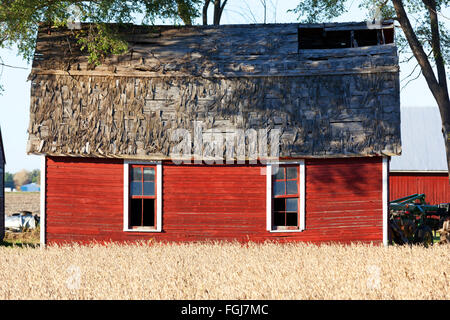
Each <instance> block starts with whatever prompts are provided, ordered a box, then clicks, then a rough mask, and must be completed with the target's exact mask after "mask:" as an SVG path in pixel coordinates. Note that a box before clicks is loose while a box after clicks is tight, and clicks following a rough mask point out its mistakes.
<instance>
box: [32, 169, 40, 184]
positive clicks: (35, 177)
mask: <svg viewBox="0 0 450 320" xmlns="http://www.w3.org/2000/svg"><path fill="white" fill-rule="evenodd" d="M31 182H33V183H36V184H40V183H41V170H39V169H34V170H33V171H31Z"/></svg>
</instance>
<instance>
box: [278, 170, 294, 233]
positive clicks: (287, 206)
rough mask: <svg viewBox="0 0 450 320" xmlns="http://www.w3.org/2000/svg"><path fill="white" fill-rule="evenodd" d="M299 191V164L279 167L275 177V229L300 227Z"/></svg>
mask: <svg viewBox="0 0 450 320" xmlns="http://www.w3.org/2000/svg"><path fill="white" fill-rule="evenodd" d="M299 193H300V192H299V167H298V165H291V166H283V167H279V168H278V172H277V173H276V174H275V176H274V177H273V201H272V204H273V210H272V211H273V220H272V227H273V229H275V230H283V229H285V230H291V229H294V230H295V229H298V227H299V218H298V215H299V210H298V207H299Z"/></svg>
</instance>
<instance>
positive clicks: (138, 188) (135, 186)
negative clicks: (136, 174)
mask: <svg viewBox="0 0 450 320" xmlns="http://www.w3.org/2000/svg"><path fill="white" fill-rule="evenodd" d="M130 193H131V195H132V196H142V182H137V181H131V186H130Z"/></svg>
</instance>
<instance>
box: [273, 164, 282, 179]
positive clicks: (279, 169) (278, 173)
mask: <svg viewBox="0 0 450 320" xmlns="http://www.w3.org/2000/svg"><path fill="white" fill-rule="evenodd" d="M275 179H276V180H283V179H284V168H283V167H278V172H277V174H276V175H275Z"/></svg>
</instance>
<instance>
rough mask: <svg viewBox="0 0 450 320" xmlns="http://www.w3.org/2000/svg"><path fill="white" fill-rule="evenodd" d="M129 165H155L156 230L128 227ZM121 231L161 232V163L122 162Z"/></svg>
mask: <svg viewBox="0 0 450 320" xmlns="http://www.w3.org/2000/svg"><path fill="white" fill-rule="evenodd" d="M130 164H141V165H156V228H155V229H151V230H149V229H130V228H129V227H128V225H129V224H128V208H129V205H128V204H129V202H128V201H129V181H130ZM123 231H125V232H139V233H141V232H162V162H161V161H138V160H124V161H123Z"/></svg>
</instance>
